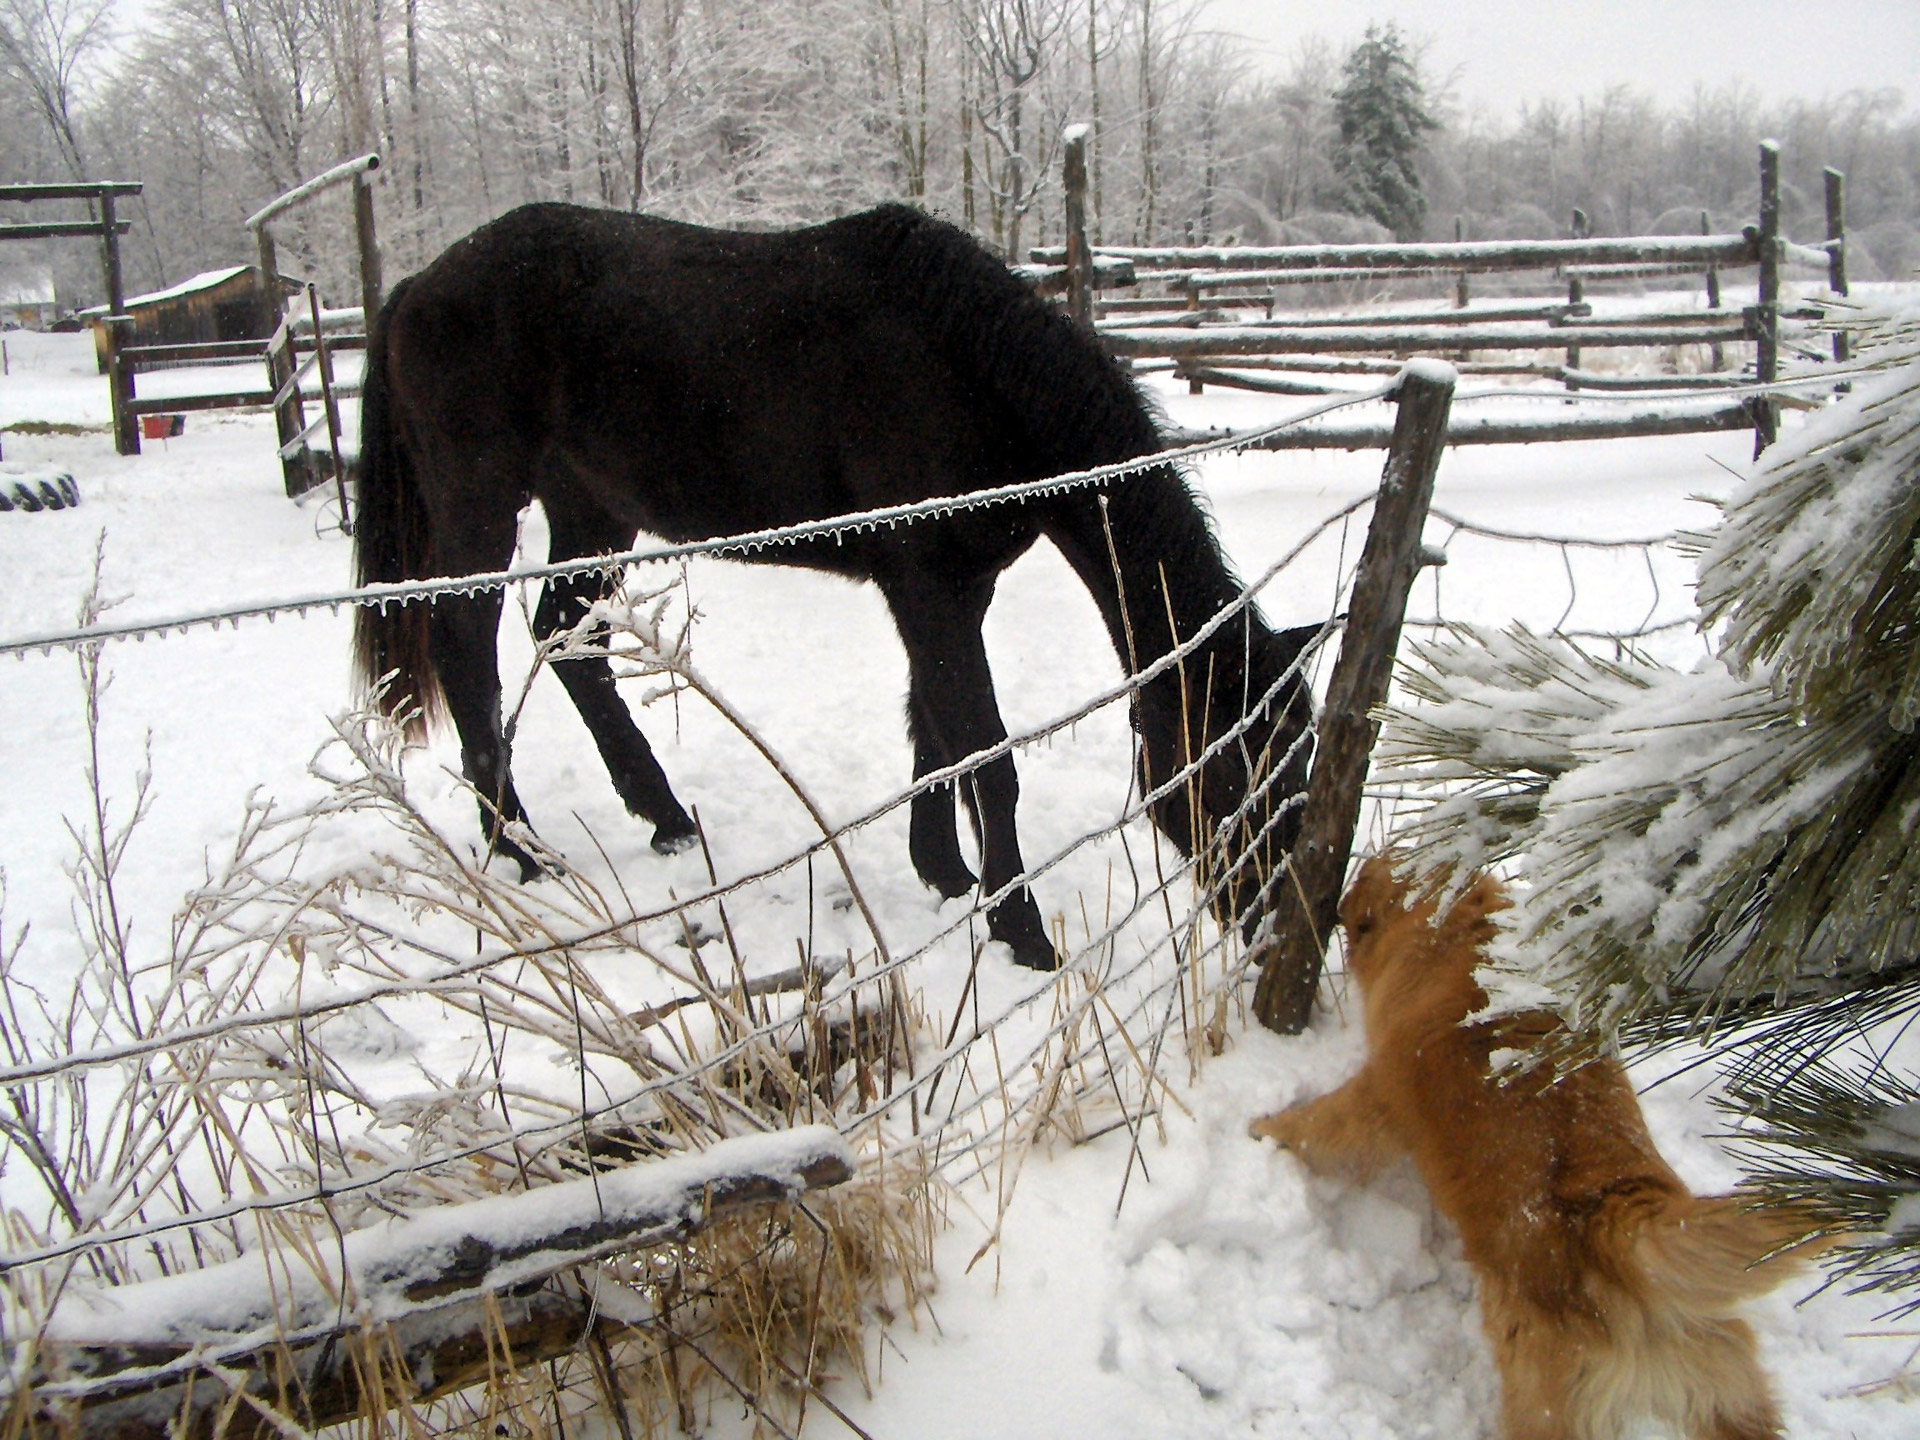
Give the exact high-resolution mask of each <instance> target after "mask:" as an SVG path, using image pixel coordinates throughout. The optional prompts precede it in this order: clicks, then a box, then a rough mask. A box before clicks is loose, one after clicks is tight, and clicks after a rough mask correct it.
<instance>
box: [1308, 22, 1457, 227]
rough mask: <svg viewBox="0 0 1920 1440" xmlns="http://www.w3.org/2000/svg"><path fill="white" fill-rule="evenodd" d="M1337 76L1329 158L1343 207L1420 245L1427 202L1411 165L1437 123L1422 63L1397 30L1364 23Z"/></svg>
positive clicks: (1416, 171)
mask: <svg viewBox="0 0 1920 1440" xmlns="http://www.w3.org/2000/svg"><path fill="white" fill-rule="evenodd" d="M1340 73H1341V76H1342V79H1341V83H1340V88H1339V89H1338V90H1336V91H1335V92H1334V95H1333V112H1334V120H1335V123H1336V124H1337V125H1338V126H1339V128H1340V143H1339V145H1338V147H1337V148H1336V149H1335V151H1334V161H1333V168H1334V174H1335V176H1336V178H1337V180H1338V182H1339V187H1340V193H1339V200H1340V203H1341V204H1343V205H1344V206H1346V207H1347V208H1348V209H1351V210H1353V211H1355V212H1357V213H1359V214H1362V215H1365V216H1368V217H1369V218H1371V219H1374V220H1378V221H1379V222H1380V223H1381V224H1382V225H1384V226H1386V227H1387V228H1388V229H1389V230H1391V231H1393V233H1394V234H1395V235H1396V236H1397V237H1398V238H1400V239H1402V240H1417V239H1419V238H1420V230H1421V227H1422V226H1423V225H1424V224H1425V223H1426V218H1427V200H1426V196H1425V195H1424V194H1423V193H1422V192H1421V188H1420V174H1419V171H1418V170H1417V169H1416V168H1415V166H1414V162H1415V160H1417V159H1418V158H1419V154H1420V150H1421V148H1422V146H1424V145H1425V143H1426V136H1427V134H1428V133H1429V132H1431V131H1436V130H1438V129H1439V128H1440V122H1439V121H1438V120H1436V119H1434V118H1433V116H1432V115H1430V114H1429V113H1428V112H1427V102H1426V93H1425V88H1424V87H1423V86H1422V85H1421V83H1420V70H1419V66H1418V65H1416V64H1415V62H1414V57H1413V55H1412V54H1411V53H1410V52H1409V50H1408V46H1407V41H1406V38H1405V37H1404V36H1402V35H1401V33H1400V30H1399V27H1397V26H1395V25H1391V24H1389V25H1387V26H1386V27H1385V28H1375V27H1374V26H1372V25H1369V26H1368V27H1367V33H1366V35H1365V37H1364V38H1363V39H1362V40H1361V41H1360V43H1359V44H1358V45H1356V46H1354V47H1353V53H1352V54H1350V55H1348V56H1347V59H1346V63H1345V64H1344V65H1342V66H1341V67H1340Z"/></svg>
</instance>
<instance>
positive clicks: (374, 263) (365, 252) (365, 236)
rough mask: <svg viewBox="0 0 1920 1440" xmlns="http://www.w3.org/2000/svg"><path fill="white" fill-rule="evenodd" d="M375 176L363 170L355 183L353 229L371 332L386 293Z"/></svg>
mask: <svg viewBox="0 0 1920 1440" xmlns="http://www.w3.org/2000/svg"><path fill="white" fill-rule="evenodd" d="M373 176H374V172H373V171H372V170H363V171H361V172H360V174H359V175H358V176H357V177H356V178H355V180H354V182H353V229H354V235H355V237H356V238H357V239H358V241H359V243H360V305H361V307H362V309H363V310H364V312H365V318H364V320H363V321H362V322H361V325H362V328H363V329H365V330H366V331H368V332H369V333H371V332H372V330H373V317H374V316H375V315H378V314H379V313H380V301H381V299H382V298H383V296H384V294H385V292H384V290H383V289H382V287H381V284H380V241H379V237H378V236H376V235H375V234H374V233H373ZM263 228H264V227H263ZM319 333H320V332H319V327H318V325H317V324H316V326H315V328H314V334H315V336H316V337H317V336H318V335H319Z"/></svg>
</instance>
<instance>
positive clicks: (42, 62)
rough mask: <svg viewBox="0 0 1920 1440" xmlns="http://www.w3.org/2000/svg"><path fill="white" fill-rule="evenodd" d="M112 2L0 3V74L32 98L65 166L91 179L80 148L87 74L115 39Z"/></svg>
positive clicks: (79, 177)
mask: <svg viewBox="0 0 1920 1440" xmlns="http://www.w3.org/2000/svg"><path fill="white" fill-rule="evenodd" d="M112 11H113V0H0V74H3V75H5V77H6V78H7V79H8V80H9V81H11V82H12V83H14V84H16V85H19V86H21V87H23V88H24V89H25V90H26V91H27V93H28V94H30V95H31V96H32V97H33V104H34V108H35V109H37V110H38V111H39V113H40V118H41V119H42V120H43V121H45V122H46V126H47V129H48V131H49V132H50V133H51V135H52V137H53V143H54V148H55V149H56V150H57V151H58V152H59V155H60V159H61V162H62V163H63V164H64V165H65V166H66V167H67V170H68V171H69V172H70V173H71V174H72V176H73V178H74V179H76V180H83V179H86V178H87V174H86V170H87V162H86V156H85V153H84V152H83V150H82V148H81V144H80V113H79V112H80V109H81V105H82V94H81V91H82V88H83V86H84V82H85V76H86V71H87V70H88V68H89V66H90V65H91V63H92V61H93V58H94V57H95V55H96V54H97V53H98V52H99V51H100V49H101V47H102V46H103V45H104V44H105V42H106V41H107V40H108V39H109V38H111V30H110V19H111V15H112Z"/></svg>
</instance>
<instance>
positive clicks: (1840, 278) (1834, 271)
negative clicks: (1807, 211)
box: [1826, 165, 1853, 365]
mask: <svg viewBox="0 0 1920 1440" xmlns="http://www.w3.org/2000/svg"><path fill="white" fill-rule="evenodd" d="M1826 177H1827V289H1829V290H1831V291H1832V292H1833V293H1834V294H1836V295H1845V294H1846V293H1847V177H1846V175H1845V173H1844V172H1842V171H1839V170H1836V169H1834V168H1833V167H1832V166H1831V165H1829V166H1827V169H1826ZM1852 357H1853V350H1852V346H1851V345H1850V343H1849V342H1848V339H1847V332H1846V330H1845V329H1844V328H1842V329H1837V330H1835V331H1834V332H1833V359H1834V363H1835V364H1838V365H1844V364H1846V363H1847V361H1848V360H1850V359H1851V358H1852Z"/></svg>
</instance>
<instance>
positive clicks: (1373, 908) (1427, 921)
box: [1340, 854, 1510, 994]
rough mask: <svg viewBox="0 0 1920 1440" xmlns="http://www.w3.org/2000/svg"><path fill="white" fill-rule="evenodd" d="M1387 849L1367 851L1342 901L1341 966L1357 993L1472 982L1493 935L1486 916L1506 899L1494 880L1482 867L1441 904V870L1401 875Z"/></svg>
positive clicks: (1442, 886)
mask: <svg viewBox="0 0 1920 1440" xmlns="http://www.w3.org/2000/svg"><path fill="white" fill-rule="evenodd" d="M1396 859H1398V860H1400V861H1402V862H1404V860H1405V857H1404V856H1399V857H1396V856H1393V855H1390V854H1383V855H1374V856H1371V857H1369V858H1368V859H1367V860H1366V861H1365V862H1364V863H1363V864H1362V865H1361V866H1360V870H1359V873H1358V874H1356V875H1355V876H1354V880H1353V884H1352V885H1350V886H1349V887H1348V888H1347V893H1346V895H1345V896H1344V897H1343V898H1342V899H1341V901H1340V924H1341V926H1342V927H1343V928H1344V929H1345V930H1346V932H1347V969H1348V970H1349V971H1350V972H1352V974H1353V977H1354V978H1355V979H1356V980H1357V981H1359V982H1360V989H1361V993H1362V994H1372V993H1373V992H1374V991H1375V990H1377V989H1380V988H1382V987H1383V984H1385V985H1391V986H1393V987H1394V988H1399V987H1400V986H1402V985H1403V984H1405V985H1412V984H1418V985H1422V986H1426V985H1432V984H1444V983H1446V982H1452V984H1453V985H1456V986H1457V985H1459V984H1466V985H1472V976H1473V971H1474V969H1475V968H1476V967H1477V966H1478V965H1479V963H1480V960H1481V958H1482V956H1484V954H1485V953H1486V945H1487V942H1488V941H1489V940H1491V939H1492V938H1493V922H1492V919H1491V918H1490V917H1491V916H1492V914H1493V913H1494V912H1495V911H1496V910H1504V909H1506V908H1507V906H1508V904H1509V903H1510V902H1509V901H1508V899H1507V895H1506V891H1505V889H1504V888H1503V887H1502V886H1501V884H1500V882H1499V881H1497V880H1495V879H1494V878H1493V877H1492V876H1490V875H1482V876H1480V877H1478V878H1477V879H1476V880H1474V882H1473V883H1472V884H1471V885H1469V886H1468V887H1467V888H1466V890H1465V891H1464V892H1462V893H1461V894H1459V895H1456V896H1454V897H1453V898H1452V899H1451V900H1450V901H1449V902H1448V903H1447V904H1446V905H1445V907H1444V910H1443V909H1442V905H1441V896H1442V893H1443V891H1444V889H1445V879H1446V877H1445V876H1444V875H1436V876H1427V877H1424V878H1420V879H1412V880H1409V879H1403V878H1402V877H1401V876H1398V875H1396V874H1394V864H1395V861H1396Z"/></svg>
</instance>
